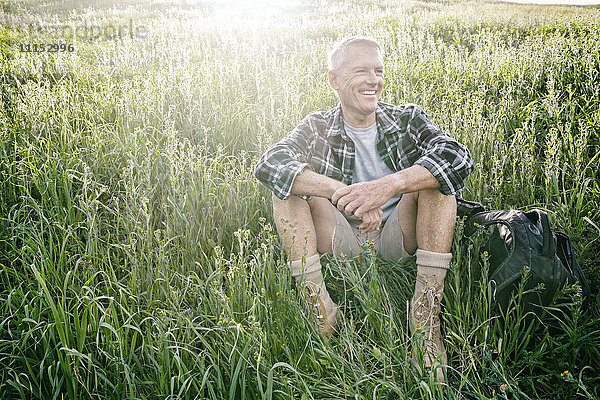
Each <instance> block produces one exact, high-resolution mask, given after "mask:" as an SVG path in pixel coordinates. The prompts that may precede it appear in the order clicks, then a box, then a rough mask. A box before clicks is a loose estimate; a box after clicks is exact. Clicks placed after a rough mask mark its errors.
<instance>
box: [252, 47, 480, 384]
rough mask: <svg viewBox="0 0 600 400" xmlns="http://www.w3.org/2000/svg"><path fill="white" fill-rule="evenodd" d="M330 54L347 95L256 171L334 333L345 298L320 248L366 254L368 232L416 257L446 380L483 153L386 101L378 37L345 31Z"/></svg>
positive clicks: (380, 247)
mask: <svg viewBox="0 0 600 400" xmlns="http://www.w3.org/2000/svg"><path fill="white" fill-rule="evenodd" d="M329 62H330V65H329V67H330V70H329V72H328V78H329V84H330V85H331V87H332V88H333V89H334V90H335V91H336V93H337V95H338V97H339V99H340V104H339V105H338V106H337V107H336V108H333V109H331V110H328V111H325V112H317V113H313V114H311V115H309V116H307V117H306V118H305V119H304V120H303V121H302V122H301V123H300V124H299V125H298V126H297V127H296V128H295V129H294V130H293V132H292V133H291V134H290V135H289V136H288V137H286V138H284V139H283V140H281V141H280V142H279V143H277V144H275V145H274V146H272V147H271V148H270V149H269V150H268V151H267V152H266V153H265V154H264V155H263V156H262V158H261V159H260V161H259V163H258V165H257V167H256V170H255V176H256V177H257V178H258V179H259V180H260V181H261V182H262V183H263V184H264V185H266V186H267V187H268V188H269V189H270V190H272V191H273V214H274V219H275V223H276V226H277V230H278V233H279V235H280V237H281V239H282V241H283V244H284V246H285V250H286V253H287V256H288V258H289V259H290V261H291V268H292V275H293V276H294V277H295V279H296V282H297V284H298V285H299V287H300V288H302V290H301V291H300V292H301V293H303V294H304V296H305V299H306V302H307V305H308V306H309V307H310V308H311V309H312V310H313V311H314V313H315V316H316V318H317V322H318V327H319V329H320V331H321V332H322V333H324V334H331V333H332V332H333V329H334V327H335V325H336V316H337V306H336V305H335V304H334V303H333V301H332V300H331V298H330V296H329V293H328V292H327V289H326V287H325V284H324V283H323V275H322V273H321V264H320V258H319V253H321V254H323V253H334V254H336V255H339V254H340V253H343V254H346V255H347V256H349V257H357V256H358V255H359V253H360V249H361V248H360V244H361V243H362V242H364V240H365V239H367V240H371V241H373V242H374V243H375V248H376V250H377V251H378V252H379V253H380V255H381V256H382V257H383V258H386V259H390V260H394V261H398V260H399V259H401V258H403V257H411V256H413V255H414V256H416V263H417V281H416V284H415V293H414V296H413V298H412V300H411V314H412V321H411V331H413V332H414V331H419V332H421V333H420V335H421V336H420V337H421V340H422V342H421V343H423V353H424V354H423V357H424V362H425V364H427V365H429V366H432V367H434V370H435V372H434V373H435V375H434V376H436V378H437V379H438V380H439V381H442V380H443V366H445V364H446V354H445V349H444V344H443V339H442V336H441V331H440V322H439V312H440V302H441V299H442V293H443V282H444V277H445V275H446V270H447V269H448V268H449V264H450V259H451V257H452V254H451V253H450V248H451V243H452V236H453V233H454V225H455V220H456V198H455V195H456V193H457V192H459V191H460V190H461V189H462V187H463V186H464V183H463V182H464V180H465V178H466V177H467V176H468V174H469V173H470V172H471V171H472V169H473V162H472V159H471V156H470V154H469V152H468V150H467V149H466V148H465V147H464V146H462V145H461V144H459V143H458V142H456V141H455V140H453V139H452V138H451V137H450V136H449V135H448V134H446V133H444V132H442V131H440V130H438V129H437V128H436V127H435V125H433V123H432V122H431V121H430V120H429V119H428V117H427V116H426V115H425V113H424V112H423V110H422V109H421V108H419V107H418V106H416V105H406V106H393V105H390V104H385V103H382V102H379V101H378V99H379V96H380V94H381V91H382V88H383V81H384V79H383V72H384V68H383V58H382V49H381V47H380V46H379V44H378V43H377V42H376V41H375V40H374V39H372V38H368V37H360V36H356V37H351V38H348V39H346V40H344V41H342V42H340V43H339V44H338V45H337V46H336V47H335V48H334V49H333V51H332V52H331V53H330V59H329ZM382 226H383V227H382ZM380 227H382V228H381V229H380ZM315 300H316V301H315ZM415 364H416V366H417V369H419V370H420V367H419V366H418V363H415Z"/></svg>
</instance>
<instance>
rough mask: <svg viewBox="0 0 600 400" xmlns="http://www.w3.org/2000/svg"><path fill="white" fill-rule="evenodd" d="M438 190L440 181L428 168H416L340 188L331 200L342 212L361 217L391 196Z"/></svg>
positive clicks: (414, 166) (417, 166)
mask: <svg viewBox="0 0 600 400" xmlns="http://www.w3.org/2000/svg"><path fill="white" fill-rule="evenodd" d="M439 187H440V183H439V181H438V180H437V179H436V178H435V176H433V174H432V173H431V172H429V170H428V169H427V168H425V167H423V166H421V165H413V166H412V167H409V168H407V169H404V170H402V171H398V172H396V173H393V174H390V175H386V176H384V177H383V178H379V179H376V180H374V181H369V182H361V183H356V184H353V185H350V186H346V187H342V188H339V189H337V190H336V191H335V193H334V194H333V196H332V197H331V201H332V203H333V204H337V208H338V209H339V210H340V211H343V212H345V213H346V214H348V215H352V214H354V215H355V216H356V217H358V218H362V215H363V214H364V213H365V212H367V211H369V210H371V209H373V208H377V207H381V206H382V205H384V204H385V203H386V202H387V201H388V200H389V199H390V198H392V196H395V195H397V194H403V193H410V192H416V191H419V190H426V189H438V188H439Z"/></svg>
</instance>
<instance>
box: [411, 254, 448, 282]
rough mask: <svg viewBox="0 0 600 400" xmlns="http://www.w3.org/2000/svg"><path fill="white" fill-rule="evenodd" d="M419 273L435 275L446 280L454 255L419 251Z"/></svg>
mask: <svg viewBox="0 0 600 400" xmlns="http://www.w3.org/2000/svg"><path fill="white" fill-rule="evenodd" d="M415 255H416V256H417V260H416V261H417V273H419V274H423V275H433V276H436V277H439V278H440V279H444V278H445V277H446V271H448V269H449V268H450V260H452V253H436V252H433V251H427V250H421V249H417V252H416V253H415Z"/></svg>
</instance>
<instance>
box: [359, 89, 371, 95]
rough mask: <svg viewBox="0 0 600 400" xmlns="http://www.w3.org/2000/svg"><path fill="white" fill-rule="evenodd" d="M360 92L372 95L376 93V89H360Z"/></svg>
mask: <svg viewBox="0 0 600 400" xmlns="http://www.w3.org/2000/svg"><path fill="white" fill-rule="evenodd" d="M358 93H360V94H364V95H367V96H372V95H374V94H375V90H363V91H360V92H358Z"/></svg>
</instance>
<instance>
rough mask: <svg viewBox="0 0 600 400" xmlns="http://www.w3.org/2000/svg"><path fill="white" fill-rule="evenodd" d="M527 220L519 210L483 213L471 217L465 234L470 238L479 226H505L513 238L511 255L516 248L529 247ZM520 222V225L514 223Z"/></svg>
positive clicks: (464, 231)
mask: <svg viewBox="0 0 600 400" xmlns="http://www.w3.org/2000/svg"><path fill="white" fill-rule="evenodd" d="M525 219H527V216H526V215H525V214H524V213H523V212H522V211H519V210H493V211H483V212H478V213H476V214H473V215H471V216H470V217H469V218H468V219H467V220H466V222H465V228H464V230H463V233H464V235H465V236H467V237H469V236H471V235H472V234H473V233H475V231H476V230H477V228H478V227H479V226H489V225H494V224H500V225H504V226H505V227H506V228H508V230H509V231H510V234H511V236H512V238H513V240H512V242H511V245H510V246H511V248H510V252H511V254H512V253H513V252H514V250H515V246H517V245H518V246H521V247H524V246H526V247H529V239H528V234H527V231H526V228H525V224H524V222H525ZM516 220H520V223H517V222H514V223H513V221H516Z"/></svg>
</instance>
